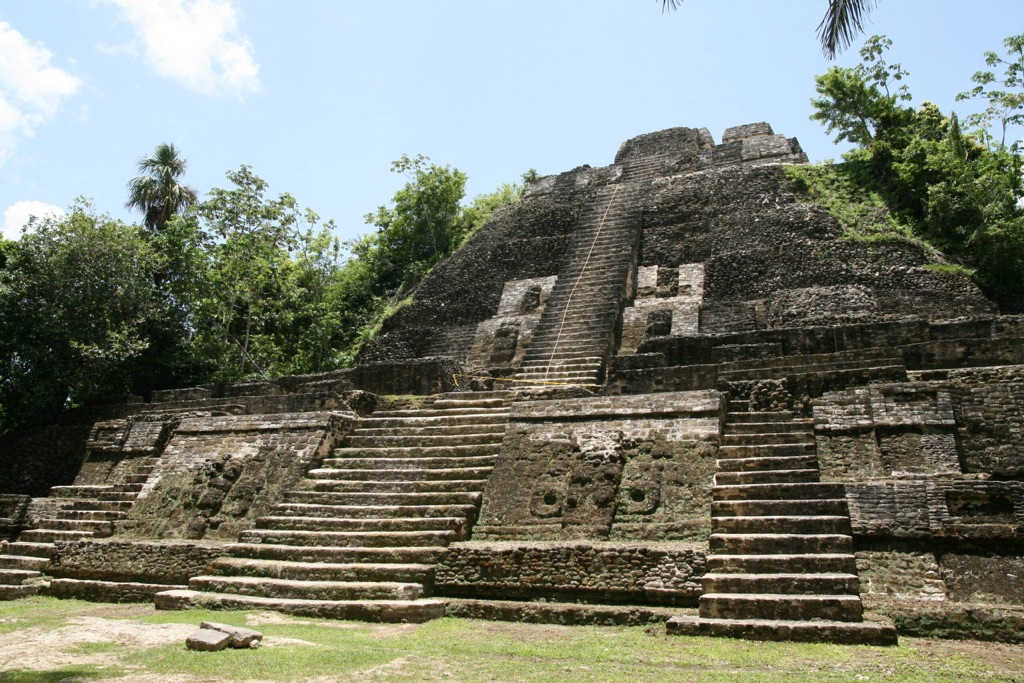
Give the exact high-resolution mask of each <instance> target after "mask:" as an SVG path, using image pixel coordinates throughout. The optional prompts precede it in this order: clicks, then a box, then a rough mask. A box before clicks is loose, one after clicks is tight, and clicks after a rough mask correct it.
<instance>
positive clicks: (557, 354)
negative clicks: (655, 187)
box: [516, 183, 640, 386]
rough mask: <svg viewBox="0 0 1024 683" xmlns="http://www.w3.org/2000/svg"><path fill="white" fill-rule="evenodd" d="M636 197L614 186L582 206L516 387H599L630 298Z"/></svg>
mask: <svg viewBox="0 0 1024 683" xmlns="http://www.w3.org/2000/svg"><path fill="white" fill-rule="evenodd" d="M639 191H640V190H639V186H638V185H637V184H634V183H613V184H610V185H606V186H604V187H602V188H600V189H599V190H597V192H596V193H595V197H594V199H593V200H592V201H591V202H590V203H589V204H588V205H587V208H586V209H585V211H584V214H583V216H581V218H580V227H579V228H578V229H577V230H576V233H575V235H574V236H573V242H572V245H571V246H570V257H569V259H568V260H567V264H568V265H567V266H566V267H565V269H564V270H563V272H560V273H559V274H558V281H557V282H556V283H555V287H554V289H553V290H552V291H551V295H550V297H549V298H548V303H547V307H546V308H545V309H544V313H543V314H542V315H541V319H540V322H539V323H538V325H537V329H536V330H535V332H534V335H533V339H532V340H531V341H530V345H529V346H528V347H527V349H526V355H525V356H524V358H523V364H522V367H521V368H520V369H519V370H518V371H517V373H516V379H517V380H519V381H526V382H536V383H538V384H543V383H559V384H575V385H582V386H596V385H597V384H598V383H599V382H600V381H601V379H602V375H603V372H604V365H605V362H606V361H607V360H608V357H609V355H610V353H611V351H612V345H613V343H614V336H615V327H616V323H617V321H618V318H619V314H620V313H621V311H622V306H623V303H624V301H625V300H626V299H627V298H629V297H630V296H631V295H632V292H631V291H630V290H631V287H632V279H633V270H634V268H635V263H636V253H637V246H638V242H639V239H640V210H639V208H638V207H639V200H638V195H639Z"/></svg>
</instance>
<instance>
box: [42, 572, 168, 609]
mask: <svg viewBox="0 0 1024 683" xmlns="http://www.w3.org/2000/svg"><path fill="white" fill-rule="evenodd" d="M184 587H185V586H179V585H168V584H166V583H147V582H142V581H102V580H98V579H65V578H60V579H50V580H49V582H48V583H47V584H45V585H43V586H40V593H42V594H43V595H48V596H50V597H54V598H60V599H62V600H68V599H78V600H90V601H96V600H101V601H103V602H108V603H114V602H152V601H153V596H155V595H156V594H157V593H160V592H162V591H166V590H170V589H174V588H184Z"/></svg>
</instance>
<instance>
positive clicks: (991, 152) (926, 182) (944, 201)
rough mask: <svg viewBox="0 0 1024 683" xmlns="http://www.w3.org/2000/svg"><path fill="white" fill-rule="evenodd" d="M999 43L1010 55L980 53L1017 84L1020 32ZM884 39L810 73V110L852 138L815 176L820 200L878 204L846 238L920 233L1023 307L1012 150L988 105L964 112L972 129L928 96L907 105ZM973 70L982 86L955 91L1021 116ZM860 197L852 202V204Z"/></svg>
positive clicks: (846, 210)
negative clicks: (973, 113)
mask: <svg viewBox="0 0 1024 683" xmlns="http://www.w3.org/2000/svg"><path fill="white" fill-rule="evenodd" d="M1005 44H1006V45H1007V46H1008V48H1010V50H1011V55H1014V56H1012V57H1011V58H1010V59H1009V60H1002V59H1001V58H998V57H996V56H993V54H992V53H988V54H987V57H986V61H987V62H988V63H989V64H990V65H992V64H998V63H1005V64H1007V65H1008V66H1007V75H1006V77H1004V78H1003V79H1002V80H1001V81H999V83H1001V84H1002V85H1003V86H1004V87H1005V88H1008V87H1017V88H1019V87H1020V85H1021V81H1020V76H1021V74H1022V71H1024V61H1022V60H1021V58H1020V53H1019V52H1016V50H1020V49H1021V48H1024V38H1022V37H1020V36H1015V37H1013V38H1010V39H1007V41H1005ZM890 46H891V42H890V41H888V40H886V39H885V38H884V37H879V36H874V37H872V38H870V39H869V40H868V41H867V43H866V44H865V46H864V48H862V49H861V55H862V57H863V62H862V63H861V64H859V65H857V66H856V67H854V68H837V67H833V68H831V69H829V70H828V72H827V73H826V74H824V75H823V76H818V77H817V78H816V79H815V81H816V87H817V91H818V94H819V97H818V98H816V99H814V100H812V105H813V106H814V108H815V112H814V113H813V114H812V115H811V118H812V119H814V120H817V121H820V122H821V123H822V124H823V125H824V126H825V127H826V129H827V130H828V131H829V132H830V133H833V132H834V133H836V141H837V142H838V141H841V140H847V141H849V142H852V143H854V144H855V145H857V147H856V148H855V149H853V150H850V151H849V152H847V153H845V154H844V155H843V159H844V162H845V163H843V164H841V165H836V166H826V167H825V168H824V170H823V171H822V172H821V173H820V174H819V175H821V176H822V177H819V178H817V179H816V182H818V189H820V190H822V194H823V196H822V197H820V198H822V199H824V200H825V202H826V203H827V204H830V205H831V206H832V207H835V208H836V210H837V211H838V212H839V213H841V214H843V215H845V216H846V217H847V218H849V217H857V216H866V215H871V214H872V213H873V210H872V208H871V207H869V206H868V204H869V203H871V204H872V205H874V206H875V208H877V206H876V205H875V204H874V203H875V202H881V203H883V204H884V206H885V208H886V209H887V218H886V219H885V220H884V221H882V222H881V223H879V222H874V223H873V224H872V225H871V227H869V228H868V229H867V230H863V229H859V228H858V229H856V230H855V231H854V233H853V235H852V236H853V237H855V238H858V239H864V238H867V239H884V238H896V239H906V238H908V237H910V238H912V239H916V240H919V241H921V240H923V241H924V242H926V243H928V244H929V245H931V246H932V247H934V248H936V249H938V250H941V251H942V252H943V253H944V254H945V255H946V256H947V257H949V258H950V259H952V260H953V261H954V262H955V263H956V264H958V265H959V266H960V267H962V268H965V269H967V270H969V271H970V272H972V273H973V275H974V277H975V278H976V280H977V281H978V283H979V284H980V285H981V286H982V288H983V289H985V290H986V291H987V293H988V294H989V295H990V296H992V297H993V298H995V299H996V300H997V301H998V302H999V303H1000V305H1001V306H1002V307H1003V308H1004V310H1007V311H1019V310H1021V308H1022V307H1024V251H1022V248H1024V212H1022V211H1021V207H1020V205H1019V201H1020V199H1021V197H1022V181H1021V167H1022V163H1021V158H1020V155H1019V154H1018V150H1017V148H1016V146H1009V147H1007V146H1006V145H1005V144H1003V143H998V144H991V143H992V136H991V135H990V134H989V132H988V130H987V126H988V125H991V122H992V120H993V115H992V114H991V113H989V114H985V115H982V116H981V117H980V118H978V117H969V118H968V122H969V125H970V122H974V127H973V129H968V130H966V131H964V130H962V129H961V126H960V121H959V119H958V118H957V116H956V115H955V114H950V115H948V116H947V115H944V114H943V113H942V112H941V111H940V110H939V108H938V107H937V106H936V105H934V104H932V103H930V102H924V103H923V104H922V105H921V106H920V107H918V108H917V109H914V108H912V107H909V106H906V105H904V104H903V102H906V101H909V100H910V99H911V97H910V93H909V91H908V89H907V87H906V85H904V84H903V83H902V82H901V81H902V80H903V78H904V77H905V76H907V72H906V71H904V70H903V69H902V67H901V66H900V65H899V64H888V63H887V62H886V61H885V59H884V53H885V51H886V50H887V49H888V48H889V47H890ZM979 74H981V75H979ZM979 74H976V75H975V77H974V81H975V82H976V83H979V87H978V88H975V90H974V91H970V92H968V93H962V94H961V95H962V97H961V99H966V98H969V97H972V96H974V95H978V96H981V97H985V98H987V99H989V101H990V109H989V112H991V111H992V110H993V107H995V108H996V109H998V112H997V114H996V115H995V120H998V121H999V122H1000V123H1001V124H1002V125H1004V126H1006V125H1010V124H1012V123H1015V122H1018V121H1019V120H1020V119H1018V118H1016V116H1017V114H1019V113H1022V111H1024V110H1022V109H1018V110H1015V109H1014V107H1018V100H1017V99H1015V97H1014V96H1013V93H1011V92H1008V91H1007V90H998V91H996V90H986V87H987V85H988V84H990V83H993V82H995V77H994V76H992V75H991V74H984V73H982V72H979ZM993 102H994V103H995V105H992V103H993ZM1020 104H1024V103H1020ZM1004 135H1005V133H1004ZM829 195H832V196H829ZM839 195H842V196H841V197H840V196H839ZM868 200H870V202H869V201H868ZM844 205H845V206H844ZM857 205H860V206H861V208H860V209H859V210H858V209H852V208H851V207H854V206H857ZM874 213H875V215H877V212H874ZM837 217H840V216H839V215H837ZM840 220H841V221H842V220H843V218H841V217H840ZM846 227H847V228H850V227H851V226H846Z"/></svg>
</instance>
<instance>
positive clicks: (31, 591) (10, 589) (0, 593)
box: [0, 584, 39, 600]
mask: <svg viewBox="0 0 1024 683" xmlns="http://www.w3.org/2000/svg"><path fill="white" fill-rule="evenodd" d="M38 594H39V589H38V588H36V587H35V586H31V585H29V586H8V585H6V584H0V600H20V599H21V598H31V597H32V596H33V595H38Z"/></svg>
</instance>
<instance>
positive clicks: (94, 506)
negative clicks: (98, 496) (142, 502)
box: [71, 499, 134, 512]
mask: <svg viewBox="0 0 1024 683" xmlns="http://www.w3.org/2000/svg"><path fill="white" fill-rule="evenodd" d="M133 504H134V499H133V500H130V501H128V500H76V501H75V503H74V505H73V506H72V508H71V509H73V510H88V511H90V512H95V511H102V512H106V511H110V512H127V511H128V510H131V509H132V505H133Z"/></svg>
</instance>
